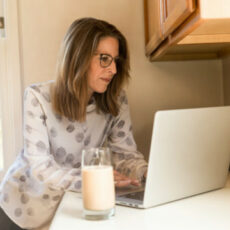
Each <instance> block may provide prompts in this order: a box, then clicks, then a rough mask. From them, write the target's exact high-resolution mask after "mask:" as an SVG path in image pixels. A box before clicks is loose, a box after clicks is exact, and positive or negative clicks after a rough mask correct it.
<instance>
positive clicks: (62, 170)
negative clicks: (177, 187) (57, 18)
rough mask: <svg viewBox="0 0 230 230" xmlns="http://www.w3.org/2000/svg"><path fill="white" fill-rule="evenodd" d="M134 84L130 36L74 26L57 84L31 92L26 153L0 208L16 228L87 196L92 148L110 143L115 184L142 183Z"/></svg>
mask: <svg viewBox="0 0 230 230" xmlns="http://www.w3.org/2000/svg"><path fill="white" fill-rule="evenodd" d="M128 78H129V56H128V49H127V43H126V40H125V38H124V36H123V35H122V34H121V33H120V32H119V31H118V30H117V29H116V28H115V27H114V26H113V25H111V24H109V23H107V22H105V21H101V20H97V19H94V18H82V19H79V20H76V21H75V22H73V24H72V25H71V26H70V28H69V30H68V31H67V34H66V36H65V38H64V41H63V44H62V47H61V52H60V56H59V61H58V68H57V80H56V81H55V82H53V81H50V82H46V83H42V84H37V85H32V86H30V87H28V88H27V89H26V91H25V98H24V151H22V152H21V154H20V155H19V156H18V158H17V160H16V161H15V163H14V164H13V165H12V166H11V167H10V169H9V170H8V172H7V174H6V176H5V178H4V180H3V182H2V184H1V194H0V204H1V208H2V209H3V210H4V212H5V213H6V214H7V215H8V216H9V217H10V219H11V220H13V221H14V222H15V223H16V224H17V225H19V226H21V227H22V228H26V229H35V228H37V227H40V226H44V225H46V224H47V223H49V222H50V221H51V219H52V217H53V215H54V213H55V210H56V208H57V206H58V203H59V202H60V200H61V197H62V195H63V193H64V191H65V190H72V191H76V192H80V191H81V152H82V149H83V148H85V147H97V146H102V145H103V144H104V143H105V141H106V143H107V145H108V146H109V147H110V148H111V150H112V155H113V161H114V168H115V170H116V171H114V175H115V182H116V186H118V187H120V186H126V185H129V184H133V185H139V181H140V180H141V179H142V178H143V177H144V175H145V173H146V169H147V163H146V162H145V160H144V158H143V155H142V154H140V153H139V152H138V151H137V150H136V144H135V141H134V139H133V135H132V127H131V122H130V116H129V108H128V102H127V98H126V95H125V93H124V91H123V90H122V87H123V85H124V83H125V82H127V80H128ZM124 175H125V176H124ZM131 178H134V179H131Z"/></svg>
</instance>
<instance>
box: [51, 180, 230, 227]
mask: <svg viewBox="0 0 230 230" xmlns="http://www.w3.org/2000/svg"><path fill="white" fill-rule="evenodd" d="M63 229H66V230H67V229H68V230H83V229H84V230H86V229H93V230H108V229H109V230H119V229H120V230H123V229H132V230H137V229H138V230H150V229H151V230H153V229H155V230H162V229H163V230H167V229H170V230H174V229H175V230H200V229H202V230H206V229H207V230H229V229H230V176H229V177H228V182H227V184H226V187H225V188H223V189H220V190H216V191H212V192H208V193H205V194H201V195H197V196H193V197H190V198H186V199H182V200H179V201H175V202H172V203H169V204H165V205H161V206H158V207H153V208H150V209H135V208H129V207H123V206H118V205H117V206H116V215H115V217H113V218H112V219H110V220H103V221H88V220H85V219H83V218H82V200H81V198H79V195H78V194H76V193H73V192H67V193H66V194H65V195H64V197H63V199H62V201H61V203H60V205H59V207H58V209H57V212H56V214H55V216H54V219H53V221H52V224H51V227H50V230H63Z"/></svg>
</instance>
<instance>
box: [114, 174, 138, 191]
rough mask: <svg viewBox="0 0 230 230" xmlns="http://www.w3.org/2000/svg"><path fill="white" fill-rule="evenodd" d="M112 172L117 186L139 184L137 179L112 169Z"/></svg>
mask: <svg viewBox="0 0 230 230" xmlns="http://www.w3.org/2000/svg"><path fill="white" fill-rule="evenodd" d="M113 174H114V182H115V186H116V187H118V188H122V187H127V186H129V185H134V186H140V185H141V183H140V181H139V180H137V179H132V178H129V177H127V176H125V175H123V174H121V173H119V172H118V171H116V170H114V171H113Z"/></svg>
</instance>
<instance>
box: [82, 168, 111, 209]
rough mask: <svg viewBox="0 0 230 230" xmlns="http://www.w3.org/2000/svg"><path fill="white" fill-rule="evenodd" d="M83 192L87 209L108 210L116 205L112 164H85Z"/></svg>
mask: <svg viewBox="0 0 230 230" xmlns="http://www.w3.org/2000/svg"><path fill="white" fill-rule="evenodd" d="M82 194H83V202H84V208H85V209H87V210H95V211H97V210H108V209H111V208H113V207H114V205H115V188H114V178H113V168H112V166H85V167H83V169H82Z"/></svg>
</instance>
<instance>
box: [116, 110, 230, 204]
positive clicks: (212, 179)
mask: <svg viewBox="0 0 230 230" xmlns="http://www.w3.org/2000/svg"><path fill="white" fill-rule="evenodd" d="M229 164H230V106H220V107H209V108H195V109H179V110H167V111H158V112H156V114H155V117H154V124H153V133H152V140H151V148H150V155H149V164H148V174H147V178H146V183H145V185H143V188H144V191H141V190H143V188H136V191H133V190H132V189H131V188H128V191H121V190H118V191H117V193H116V194H117V195H116V203H117V204H121V205H126V206H131V207H136V208H150V207H153V206H157V205H161V204H165V203H168V202H172V201H175V200H179V199H182V198H185V197H190V196H193V195H196V194H201V193H205V192H208V191H212V190H216V189H219V188H222V187H224V185H225V183H226V180H227V176H228V169H229ZM127 193H128V194H127Z"/></svg>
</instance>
